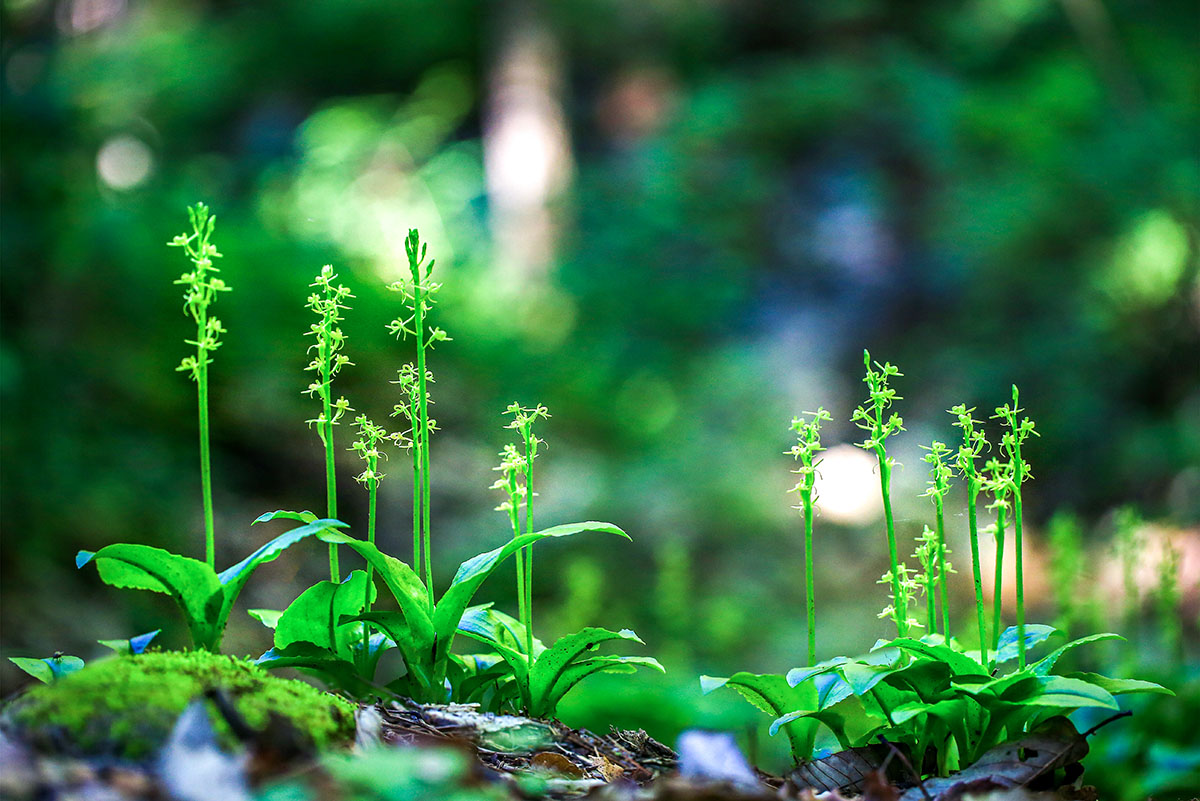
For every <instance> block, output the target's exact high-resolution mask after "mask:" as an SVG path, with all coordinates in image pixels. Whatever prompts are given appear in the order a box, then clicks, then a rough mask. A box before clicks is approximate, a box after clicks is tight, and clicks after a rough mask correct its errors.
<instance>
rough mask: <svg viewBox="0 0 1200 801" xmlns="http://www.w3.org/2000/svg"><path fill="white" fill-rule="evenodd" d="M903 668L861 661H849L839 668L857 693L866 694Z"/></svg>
mask: <svg viewBox="0 0 1200 801" xmlns="http://www.w3.org/2000/svg"><path fill="white" fill-rule="evenodd" d="M900 669H901V668H896V667H888V666H885V665H864V664H863V663H861V662H847V663H846V664H844V665H842V666H841V667H840V668H838V672H840V673H841V674H842V678H844V679H845V680H846V683H847V684H849V685H850V689H851V690H853V692H854V694H855V695H866V694H867V693H868V692H870V691H871V688H872V687H874V686H875V685H876V684H878V683H879V682H881V681H883V680H884V679H886V678H887V677H888V676H890V675H892V674H893V673H895V672H896V671H897V670H900Z"/></svg>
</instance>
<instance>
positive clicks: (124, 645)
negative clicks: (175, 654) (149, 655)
mask: <svg viewBox="0 0 1200 801" xmlns="http://www.w3.org/2000/svg"><path fill="white" fill-rule="evenodd" d="M161 631H162V629H155V630H154V631H148V632H146V633H145V634H139V635H137V636H136V637H130V638H129V639H127V640H96V642H98V643H100V644H101V645H103V646H104V647H105V648H111V649H113V650H114V651H116V652H117V653H118V654H140V653H144V652H145V650H146V649H147V648H148V647H149V646H150V643H151V641H153V640H154V638H155V637H157V636H158V635H159V633H160V632H161Z"/></svg>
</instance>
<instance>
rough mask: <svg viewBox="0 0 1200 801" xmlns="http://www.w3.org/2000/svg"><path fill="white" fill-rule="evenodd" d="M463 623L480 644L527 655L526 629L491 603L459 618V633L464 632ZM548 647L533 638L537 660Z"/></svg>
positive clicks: (482, 605)
mask: <svg viewBox="0 0 1200 801" xmlns="http://www.w3.org/2000/svg"><path fill="white" fill-rule="evenodd" d="M463 621H468V623H467V624H466V625H467V627H469V628H470V631H471V636H472V637H473V638H474V639H476V640H479V641H480V642H487V643H492V644H499V645H503V646H504V647H506V648H510V649H512V650H514V651H516V652H517V653H519V654H523V655H524V654H525V627H524V626H523V625H521V621H519V620H517V619H516V618H515V617H513V616H512V615H507V614H505V613H504V612H501V611H500V610H498V609H494V608H492V605H491V604H490V603H488V604H480V605H479V606H472V607H470V608H469V609H467V610H466V611H465V612H463V614H462V617H460V618H459V627H458V630H459V631H463V632H464V633H465V630H464V624H463ZM545 650H546V646H545V645H544V644H543V643H542V641H541V640H539V639H538V638H537V637H534V638H533V656H534V658H535V659H536V658H537V657H538V656H539V655H540V654H541V653H542V652H543V651H545Z"/></svg>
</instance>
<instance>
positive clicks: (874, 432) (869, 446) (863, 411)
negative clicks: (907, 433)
mask: <svg viewBox="0 0 1200 801" xmlns="http://www.w3.org/2000/svg"><path fill="white" fill-rule="evenodd" d="M863 366H864V367H865V368H866V373H867V374H866V376H865V377H864V378H863V383H865V384H866V385H867V390H868V396H869V397H868V398H867V401H866V403H865V404H864V405H861V406H859V407H858V408H857V409H855V410H854V414H853V415H851V417H850V420H851V421H852V422H853V423H854V424H855V425H857V426H858V427H859V428H861V429H862V430H863V431H866V432H867V438H866V439H865V440H863V441H862V442H860V443H858V447H860V448H863V449H864V450H869V451H874V453H875V457H876V459H877V460H878V462H879V489H880V494H881V495H882V497H883V518H884V523H885V525H886V527H887V540H888V558H889V560H890V561H891V570H890V571H889V572H888V575H889V576H890V577H891V581H892V597H893V598H894V599H895V601H894V603H896V604H899V605H900V608H899V609H898V611H897V614H895V615H893V618H894V619H895V621H896V633H897V634H898V635H899V636H901V637H903V636H905V635H906V634H907V627H908V619H909V617H908V608H907V606H906V605H905V604H906V603H907V600H908V598H907V596H906V595H905V594H904V592H902V587H901V585H900V580H901V571H900V557H899V554H898V552H897V550H896V524H895V520H894V518H893V516H892V495H891V481H892V468H894V467H895V466H896V464H897V462H896V460H895V459H893V458H891V457H890V456H888V453H887V445H886V442H887V439H888V437H891V436H893V435H895V434H898V433H899V432H901V431H903V430H904V420H903V419H902V418H901V417H900V415H898V414H896V413H895V412H892V413H891V415H890V416H887V417H885V415H886V414H887V411H888V409H889V408H890V407H891V405H892V404H893V403H894V402H896V401H898V400H902V398H901V397H900V396H899V395H897V394H896V390H894V389H892V388H891V387H890V386H889V385H888V381H889V379H891V378H892V377H895V376H901V375H903V373H901V372H900V370H899V368H897V367H896V366H895V365H893V364H891V363H890V362H886V363H884V364H880V363H879V362H875V366H874V367H872V366H871V354H870V353H868V352H867V351H865V350H864V351H863ZM876 368H878V369H876Z"/></svg>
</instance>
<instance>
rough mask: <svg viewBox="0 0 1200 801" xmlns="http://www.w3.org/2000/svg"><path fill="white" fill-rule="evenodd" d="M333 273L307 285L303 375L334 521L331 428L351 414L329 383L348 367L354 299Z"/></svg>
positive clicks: (332, 566) (335, 573) (333, 561)
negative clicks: (345, 324) (316, 404)
mask: <svg viewBox="0 0 1200 801" xmlns="http://www.w3.org/2000/svg"><path fill="white" fill-rule="evenodd" d="M336 281H337V273H335V272H334V271H333V267H332V266H331V265H329V264H326V265H325V266H324V267H322V268H321V272H320V273H318V274H317V277H316V278H315V279H314V280H313V282H312V283H311V284H309V288H310V289H314V290H316V291H314V292H312V293H311V294H310V295H309V296H308V303H307V304H306V305H307V306H308V308H309V309H311V310H312V311H313V313H315V314H316V315H317V317H318V320H317V322H315V323H313V324H312V325H311V326H309V330H308V332H307V334H306V335H307V336H311V337H313V344H311V345H309V347H308V352H309V353H310V354H312V361H310V362H309V364H308V367H306V368H304V369H305V372H312V373H315V374H316V375H315V376H314V377H313V380H312V382H311V383H310V384H309V385H308V389H306V390H305V392H306V393H308V394H309V395H310V396H312V397H315V398H317V399H319V400H320V401H321V411H320V412H319V413H318V415H317V416H316V417H314V418H313V419H311V420H309V421H308V424H309V425H310V426H312V427H315V428H316V429H317V436H318V437H319V438H320V440H321V444H322V445H323V446H324V447H325V516H326V517H331V518H335V517H337V477H336V473H335V462H334V453H333V427H334V426H335V425H337V424H338V421H339V420H341V418H342V417H343V416H344V415H345V414H346V412H349V411H353V410H352V409H351V408H350V403H349V401H347V400H346V399H345V398H342V397H339V398H337V399H336V400H334V398H333V379H334V377H335V376H336V375H337V374H338V373H339V372H340V371H341V369H342V368H343V367H345V366H346V365H348V364H352V362H351V361H350V359H349V357H348V356H346V355H345V354H344V353H343V352H342V349H343V348H345V346H346V335H345V334H343V333H342V329H341V325H340V324H341V322H342V319H343V318H342V312H343V311H344V310H346V309H348V308H349V306H347V305H346V303H345V301H346V300H348V299H350V298H352V297H354V295H352V294H351V293H350V290H349V288H347V287H346V286H344V285H342V284H337V283H335V282H336ZM329 577H330V579H332V580H333V581H334V582H335V583H337V582H338V581H340V580H341V576H340V570H339V567H338V552H337V546H336V545H334V544H332V543H331V544H330V545H329Z"/></svg>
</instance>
